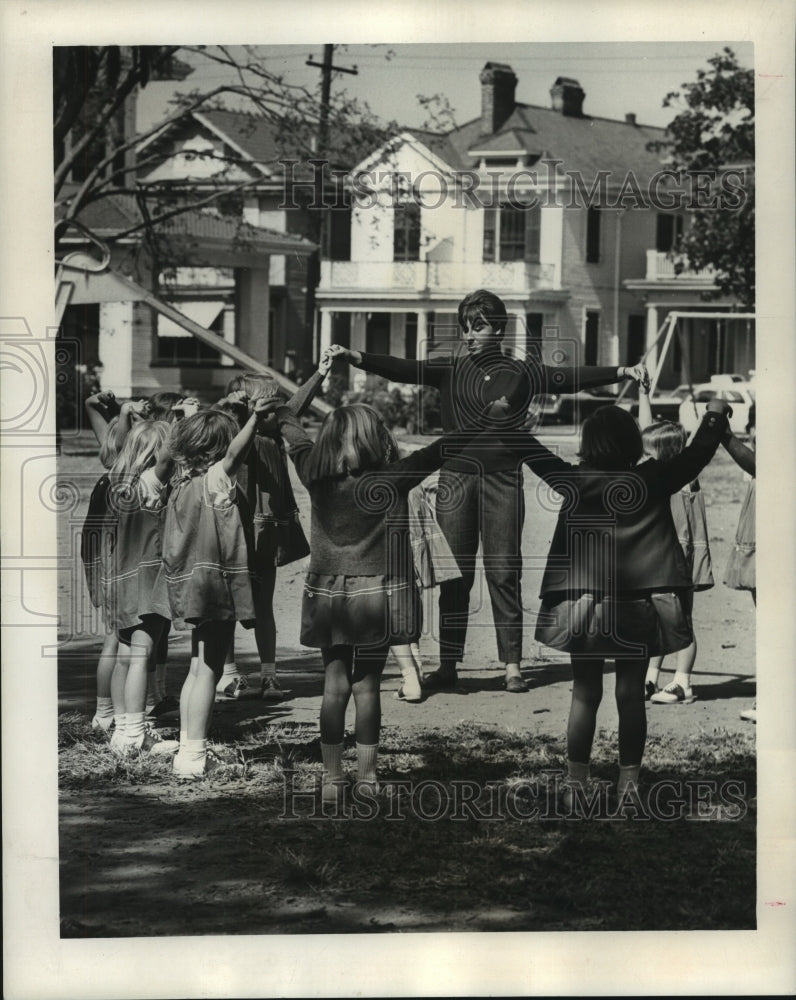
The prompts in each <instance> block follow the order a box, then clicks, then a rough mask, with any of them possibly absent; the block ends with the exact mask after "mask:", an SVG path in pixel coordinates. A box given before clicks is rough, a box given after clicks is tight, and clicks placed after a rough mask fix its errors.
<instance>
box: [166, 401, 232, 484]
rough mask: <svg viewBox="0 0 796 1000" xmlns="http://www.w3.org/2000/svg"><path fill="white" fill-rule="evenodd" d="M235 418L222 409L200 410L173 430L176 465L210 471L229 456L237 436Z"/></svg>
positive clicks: (171, 444)
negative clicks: (232, 443)
mask: <svg viewBox="0 0 796 1000" xmlns="http://www.w3.org/2000/svg"><path fill="white" fill-rule="evenodd" d="M238 430H239V428H238V423H237V421H236V420H235V418H234V417H232V416H230V415H229V414H228V413H224V412H222V411H221V410H201V411H200V412H199V413H194V414H193V416H190V417H186V418H185V420H180V421H178V422H177V423H176V424H174V426H173V427H172V430H171V438H170V440H169V449H170V451H171V455H172V458H173V459H174V461H175V462H178V463H179V464H180V465H183V466H185V468H186V469H188V470H189V471H191V472H207V470H208V469H209V468H210V466H211V465H213V464H214V463H215V462H218V461H219V460H220V459H222V458H223V457H224V455H226V453H227V449H228V448H229V446H230V443H231V442H232V439H233V438H234V437H235V436H236V435H237V433H238Z"/></svg>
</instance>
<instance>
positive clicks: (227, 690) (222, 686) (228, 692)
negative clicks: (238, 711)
mask: <svg viewBox="0 0 796 1000" xmlns="http://www.w3.org/2000/svg"><path fill="white" fill-rule="evenodd" d="M248 690H249V682H248V680H247V679H246V678H245V677H244V676H243V674H238V675H237V677H232V678H229V677H222V678H221V680H220V681H219V682H218V684H217V686H216V701H237V699H238V698H242V697H244V696H245V694H246V692H247V691H248Z"/></svg>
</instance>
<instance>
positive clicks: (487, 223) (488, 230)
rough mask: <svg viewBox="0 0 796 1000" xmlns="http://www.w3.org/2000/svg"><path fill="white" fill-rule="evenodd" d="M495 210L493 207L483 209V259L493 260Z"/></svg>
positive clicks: (495, 226) (495, 224)
mask: <svg viewBox="0 0 796 1000" xmlns="http://www.w3.org/2000/svg"><path fill="white" fill-rule="evenodd" d="M496 228H497V212H496V210H495V209H494V208H485V209H484V260H485V261H494V260H495V245H496V238H495V237H496V232H495V230H496Z"/></svg>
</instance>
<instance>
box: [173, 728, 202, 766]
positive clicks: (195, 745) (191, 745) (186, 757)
mask: <svg viewBox="0 0 796 1000" xmlns="http://www.w3.org/2000/svg"><path fill="white" fill-rule="evenodd" d="M177 756H178V757H179V758H180V763H181V764H185V765H188V766H189V767H191V768H192V769H193V768H196V769H201V768H202V767H204V762H205V760H206V759H207V740H206V739H205V740H189V739H188V734H187V733H186V734H185V740H184V741H183V738H182V733H180V749H179V752H178V753H177Z"/></svg>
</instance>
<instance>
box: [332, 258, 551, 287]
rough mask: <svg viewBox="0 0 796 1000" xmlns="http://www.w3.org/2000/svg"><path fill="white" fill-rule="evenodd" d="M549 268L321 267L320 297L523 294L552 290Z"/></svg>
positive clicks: (518, 264)
mask: <svg viewBox="0 0 796 1000" xmlns="http://www.w3.org/2000/svg"><path fill="white" fill-rule="evenodd" d="M554 279H555V267H554V266H553V265H552V264H528V263H525V262H524V261H510V262H506V263H483V262H480V261H475V262H470V261H467V262H464V261H461V262H456V261H354V260H342V261H341V260H334V261H332V260H324V261H322V262H321V282H320V286H319V289H318V290H319V291H320V292H352V293H356V292H369V293H374V292H384V293H385V294H395V293H396V292H411V293H417V292H428V293H431V294H433V293H434V292H456V293H457V294H458V293H461V294H466V292H468V291H471V290H472V289H473V288H490V289H493V290H494V291H495V292H497V293H501V292H502V293H503V294H514V295H527V294H529V293H530V292H532V291H534V289H537V288H544V289H550V288H555V287H556V286H555V284H554Z"/></svg>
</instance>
